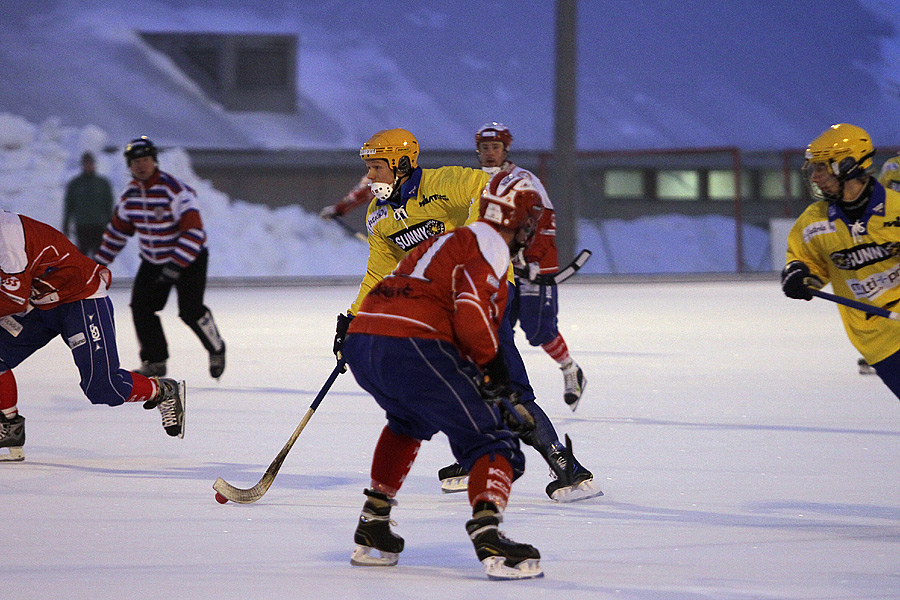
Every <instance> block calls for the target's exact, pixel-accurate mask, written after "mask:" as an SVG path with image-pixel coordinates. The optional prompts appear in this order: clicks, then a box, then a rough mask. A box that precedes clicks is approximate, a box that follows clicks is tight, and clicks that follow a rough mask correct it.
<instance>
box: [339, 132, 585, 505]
mask: <svg viewBox="0 0 900 600" xmlns="http://www.w3.org/2000/svg"><path fill="white" fill-rule="evenodd" d="M418 155H419V145H418V142H417V141H416V138H415V137H414V136H413V135H412V134H411V133H410V132H409V131H407V130H405V129H388V130H383V131H380V132H378V133H376V134H375V135H373V136H372V137H371V138H370V139H369V140H368V141H367V142H366V143H365V144H364V145H363V147H362V148H361V149H360V157H361V158H362V159H363V160H364V161H365V163H366V169H367V176H368V179H369V181H370V187H371V189H372V192H373V193H374V196H375V198H374V199H373V200H372V202H371V203H370V204H369V208H368V211H367V215H366V223H367V230H368V237H369V259H368V264H367V268H366V275H365V277H364V278H363V281H362V283H361V284H360V290H359V294H358V296H357V299H356V301H355V302H354V303H353V305H352V306H351V308H350V310H349V311H348V312H347V314H342V315H338V320H337V327H336V330H337V331H336V334H335V343H334V352H335V354H336V355H337V354H339V353H340V352H341V346H342V344H343V339H344V336H345V335H346V332H347V327H348V326H349V324H350V322H351V321H352V319H353V316H354V315H355V314H356V312H357V311H358V310H359V305H360V304H361V302H362V300H363V298H365V296H366V294H368V292H369V290H371V289H372V288H373V287H374V286H375V284H377V283H378V282H379V281H381V280H382V279H383V278H384V277H386V276H387V275H388V274H390V273H391V271H393V270H394V268H395V267H396V266H397V263H398V262H399V261H400V260H401V259H402V258H403V257H404V256H406V254H407V253H408V252H409V251H411V250H412V249H413V248H414V247H416V246H417V245H418V244H419V243H421V242H423V241H425V240H427V239H429V238H431V237H434V236H436V235H439V234H441V233H443V232H445V231H450V230H453V229H455V228H457V227H461V226H463V225H464V224H465V223H466V222H467V220H469V215H470V208H472V209H476V208H477V202H478V199H479V197H480V195H481V190H482V188H483V187H484V185H485V183H487V181H488V179H489V175H488V174H487V173H485V172H484V171H481V170H480V169H469V168H465V167H455V166H449V167H441V168H439V169H422V168H421V167H419V166H418V164H417V159H418ZM473 205H474V206H473ZM472 214H473V215H474V216H477V212H475V213H472ZM474 216H473V220H474ZM509 285H510V286H512V285H513V283H512V282H510V283H509ZM508 308H509V305H507V311H506V313H504V318H503V321H502V323H501V326H500V331H499V336H500V346H501V347H502V348H503V356H504V360H505V362H506V366H507V368H508V370H509V372H510V377H511V380H512V383H511V386H512V388H513V389H514V390H515V391H516V392H517V395H518V398H519V402H520V403H521V404H522V405H523V406H524V407H525V408H526V410H527V411H528V412H529V413H530V414H531V416H532V417H533V419H534V421H535V423H536V427H535V429H534V431H532V432H531V433H529V434H528V435H527V436H524V437H523V438H522V441H524V442H525V443H526V444H528V445H530V446H532V447H533V448H534V449H535V450H537V451H538V452H539V453H540V454H541V456H542V457H543V458H544V460H545V461H547V464H548V465H549V466H550V469H551V473H552V475H553V476H554V477H555V479H554V481H552V482H550V483H549V484H548V485H547V488H546V493H547V495H548V496H549V497H550V498H552V499H554V500H557V501H571V500H579V499H583V498H586V497H591V496H596V495H599V494H601V492H600V490H598V489H596V488H595V487H594V485H593V474H592V473H591V472H590V471H589V470H587V469H586V468H584V466H582V465H581V463H579V462H578V461H577V460H576V459H575V457H574V456H572V454H571V452H569V450H568V449H567V448H566V446H565V445H564V444H563V443H562V442H560V441H559V436H558V435H557V433H556V430H555V428H554V427H553V423H552V422H551V421H550V419H549V417H548V416H547V415H546V414H545V413H544V411H543V410H542V409H541V407H540V406H538V404H537V402H535V395H534V390H533V389H532V387H531V384H530V383H529V381H528V374H527V372H526V370H525V363H524V362H523V361H522V357H521V355H520V354H519V351H518V350H517V349H516V346H515V340H514V337H513V328H512V324H511V322H510V320H509V310H508ZM449 468H450V469H453V470H454V473H453V474H452V477H446V475H447V469H448V468H446V467H445V468H444V469H441V472H440V473H439V476H440V477H441V479H442V480H444V479H450V480H451V481H452V483H453V485H452V486H449V484H442V487H444V489H447V487H452V488H453V490H451V491H457V490H458V491H462V490H464V489H466V488H465V485H466V484H465V477H466V473H465V471H464V470H462V469H461V468H460V467H459V466H458V465H453V466H451V467H449Z"/></svg>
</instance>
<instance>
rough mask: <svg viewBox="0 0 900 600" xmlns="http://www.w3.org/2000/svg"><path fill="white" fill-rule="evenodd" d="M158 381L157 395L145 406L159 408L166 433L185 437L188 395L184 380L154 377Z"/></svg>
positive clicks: (148, 408)
mask: <svg viewBox="0 0 900 600" xmlns="http://www.w3.org/2000/svg"><path fill="white" fill-rule="evenodd" d="M153 380H154V381H156V386H157V388H158V389H157V392H156V397H155V398H153V399H152V400H147V401H146V402H144V408H146V409H147V410H150V409H151V408H158V409H159V412H160V414H161V415H162V425H163V429H165V430H166V433H168V434H169V435H171V436H172V437H179V438H183V437H184V408H185V404H186V399H187V395H186V393H185V388H184V382H183V381H175V380H174V379H163V378H160V377H154V378H153Z"/></svg>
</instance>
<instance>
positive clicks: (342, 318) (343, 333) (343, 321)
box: [332, 313, 353, 360]
mask: <svg viewBox="0 0 900 600" xmlns="http://www.w3.org/2000/svg"><path fill="white" fill-rule="evenodd" d="M352 320H353V315H351V314H349V313H348V314H346V315H345V314H343V313H341V314H339V315H338V316H337V325H336V326H335V328H334V348H333V350H332V352H334V355H335V356H336V357H337V359H338V360H341V359H342V358H343V353H342V352H341V349H342V348H343V347H344V339H345V338H346V337H347V329H348V328H349V327H350V321H352Z"/></svg>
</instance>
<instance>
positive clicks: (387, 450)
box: [372, 425, 422, 498]
mask: <svg viewBox="0 0 900 600" xmlns="http://www.w3.org/2000/svg"><path fill="white" fill-rule="evenodd" d="M421 443H422V440H417V439H415V438H411V437H409V436H408V435H403V434H399V433H394V432H393V431H391V428H390V427H388V426H387V425H385V426H384V429H383V430H382V431H381V437H380V438H378V444H377V445H376V446H375V454H374V456H372V489H376V490H378V491H379V492H383V493H385V494H387V495H388V496H389V497H391V498H393V497H394V496H395V495H396V494H397V492H398V491H399V490H400V486H402V485H403V480H404V479H406V475H407V474H408V473H409V470H410V469H411V468H412V465H413V462H415V460H416V454H418V452H419V445H420V444H421Z"/></svg>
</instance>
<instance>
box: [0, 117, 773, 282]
mask: <svg viewBox="0 0 900 600" xmlns="http://www.w3.org/2000/svg"><path fill="white" fill-rule="evenodd" d="M109 142H110V140H109V138H108V135H107V134H106V133H105V132H104V131H102V130H101V129H99V128H97V127H94V126H88V127H83V128H76V127H67V126H64V125H63V124H62V123H61V122H60V120H59V119H58V118H52V119H48V120H47V121H45V122H44V123H41V124H40V125H35V124H32V123H29V122H28V121H26V120H24V119H22V118H20V117H17V116H13V115H9V114H0V208H3V209H6V210H10V211H13V212H18V213H22V214H26V215H28V216H30V217H33V218H35V219H38V220H40V221H44V222H45V223H49V224H50V225H53V226H54V227H57V228H61V226H62V212H63V196H64V194H65V186H66V183H67V182H68V181H69V180H70V179H71V178H72V177H74V176H75V175H77V174H78V172H79V170H80V157H81V153H82V152H84V151H91V152H93V153H94V154H95V155H96V157H97V171H98V172H99V173H101V174H102V175H105V176H106V177H108V178H109V179H110V181H111V182H112V184H113V189H114V190H116V191H117V192H118V191H120V190H122V189H123V188H124V187H125V185H126V184H127V183H128V181H129V179H130V176H129V174H128V171H127V169H126V168H125V162H124V160H123V158H122V156H121V154H120V153H119V151H118V150H116V151H114V152H106V151H104V148H107V147H108V146H109ZM160 162H161V164H162V168H163V170H165V171H168V172H170V173H172V174H174V175H176V176H177V177H180V178H181V179H183V180H184V181H185V182H186V183H187V184H188V185H190V186H192V187H193V188H194V189H195V190H197V194H198V196H199V198H200V206H201V214H202V217H203V222H204V225H205V226H206V230H207V234H208V245H209V249H210V267H209V275H210V276H211V277H311V276H317V277H322V276H335V277H360V278H361V277H362V274H363V273H364V272H365V268H366V257H367V254H368V249H367V247H366V245H365V244H364V243H363V242H360V241H358V240H356V239H354V238H351V237H349V236H348V235H347V234H346V233H344V231H343V230H341V229H340V228H339V227H337V226H336V225H334V224H333V223H329V222H327V221H323V220H322V219H320V218H319V217H318V215H315V214H312V213H309V212H306V211H305V210H303V209H302V208H301V207H300V206H299V205H294V206H287V207H281V208H269V207H267V206H262V205H259V204H251V203H248V202H243V201H241V200H235V199H232V198H229V197H228V196H227V195H225V194H223V193H222V192H220V191H218V190H216V189H215V188H214V187H213V186H212V185H211V183H210V182H209V181H206V180H203V179H200V178H199V177H198V176H197V174H196V173H195V172H194V170H193V168H192V167H191V162H190V157H189V156H188V154H187V152H185V151H184V150H183V149H181V148H174V149H171V150H167V151H165V152H164V153H163V154H161V155H160ZM578 233H579V239H578V249H581V248H589V249H591V250H592V251H593V252H594V255H595V256H594V258H593V259H592V260H591V261H590V262H589V263H588V264H587V265H585V267H584V269H583V272H584V273H701V272H717V273H719V272H721V273H727V272H734V271H736V270H737V269H736V267H735V265H736V252H735V250H734V244H735V241H734V240H735V229H734V220H733V219H730V218H727V217H721V216H715V215H711V216H706V217H685V216H682V215H677V214H672V215H659V216H654V217H643V218H640V219H635V220H633V221H623V220H620V219H611V220H607V221H601V222H593V221H587V220H582V221H580V222H579V232H578ZM743 233H744V260H745V266H746V268H747V269H749V270H768V269H769V264H770V262H769V257H768V248H769V240H768V233H767V232H766V231H765V230H763V229H760V228H759V227H753V226H745V227H744V232H743ZM138 262H139V259H138V255H137V242H136V241H135V240H131V241H129V243H128V245H127V246H126V247H125V250H123V251H122V253H121V254H120V255H119V256H118V257H117V258H116V261H115V262H114V263H113V265H112V270H113V274H114V275H115V276H116V277H132V276H133V275H134V273H135V272H136V270H137V266H138Z"/></svg>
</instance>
